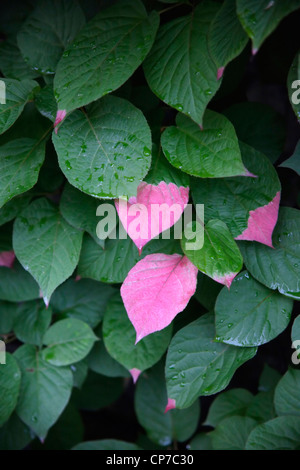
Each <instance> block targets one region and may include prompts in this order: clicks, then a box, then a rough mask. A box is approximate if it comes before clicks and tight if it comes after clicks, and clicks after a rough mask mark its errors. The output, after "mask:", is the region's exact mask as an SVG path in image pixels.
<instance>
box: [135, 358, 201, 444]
mask: <svg viewBox="0 0 300 470" xmlns="http://www.w3.org/2000/svg"><path fill="white" fill-rule="evenodd" d="M162 365H163V364H162V363H159V364H157V366H155V367H153V368H152V369H150V370H149V371H147V373H145V374H143V376H142V377H141V378H140V379H139V380H138V382H137V386H136V392H135V402H134V404H135V412H136V415H137V419H138V421H139V423H140V425H141V426H143V428H144V429H145V430H146V432H147V435H148V437H149V439H151V440H152V441H153V442H155V443H157V444H160V445H162V446H167V445H170V444H171V443H172V441H173V440H175V441H179V442H183V441H186V440H187V439H189V438H190V437H191V435H192V434H194V432H195V430H196V428H197V425H198V420H199V414H200V408H199V401H198V400H196V401H195V402H194V403H193V405H192V406H190V407H189V408H187V409H185V410H170V411H169V412H168V413H164V410H165V407H166V404H167V401H168V397H167V389H166V384H165V377H164V370H163V367H162Z"/></svg>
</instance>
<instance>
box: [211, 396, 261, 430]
mask: <svg viewBox="0 0 300 470" xmlns="http://www.w3.org/2000/svg"><path fill="white" fill-rule="evenodd" d="M252 400H253V395H252V393H250V392H249V391H248V390H246V389H244V388H233V389H232V390H228V391H225V392H223V393H220V395H218V396H217V398H215V400H214V401H213V403H212V404H211V405H210V408H209V411H208V415H207V418H206V420H205V425H207V426H213V427H216V426H217V425H218V424H219V423H220V422H221V421H222V420H223V419H225V418H228V417H229V416H245V414H246V410H247V407H248V405H249V404H250V403H251V401H252Z"/></svg>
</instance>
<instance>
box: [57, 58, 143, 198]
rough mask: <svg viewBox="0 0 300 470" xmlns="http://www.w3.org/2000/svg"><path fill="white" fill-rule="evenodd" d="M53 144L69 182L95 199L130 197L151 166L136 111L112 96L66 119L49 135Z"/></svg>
mask: <svg viewBox="0 0 300 470" xmlns="http://www.w3.org/2000/svg"><path fill="white" fill-rule="evenodd" d="M81 54H82V52H81ZM116 110H117V112H116ZM53 143H54V146H55V149H56V152H57V154H58V161H59V165H60V167H61V169H62V171H63V173H64V174H65V176H66V178H67V179H68V181H69V183H71V184H72V185H73V186H75V187H76V188H78V189H80V190H81V191H83V192H84V193H87V194H89V195H91V196H94V197H98V198H110V199H114V198H118V197H122V196H135V195H136V192H137V187H138V185H139V183H140V182H141V180H142V179H143V178H144V176H145V175H146V173H147V171H148V170H149V167H150V162H151V156H150V155H151V150H150V149H151V133H150V129H149V126H148V124H147V121H146V119H145V118H144V116H143V114H142V112H141V111H140V110H138V109H137V108H135V107H134V106H133V105H132V104H131V103H129V102H128V101H125V100H123V99H121V98H117V97H115V96H107V97H105V98H103V99H102V100H101V101H97V102H96V103H93V104H92V105H90V106H89V107H88V108H87V110H86V112H83V111H75V112H74V113H72V114H71V115H70V116H68V117H67V118H66V120H65V121H64V122H63V124H62V126H61V127H60V129H59V132H58V134H57V135H56V134H53ZM104 175H105V177H104Z"/></svg>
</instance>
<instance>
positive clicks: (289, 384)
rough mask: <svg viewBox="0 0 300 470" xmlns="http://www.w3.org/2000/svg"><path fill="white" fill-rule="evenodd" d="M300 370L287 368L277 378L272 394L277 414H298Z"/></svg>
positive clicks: (299, 407)
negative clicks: (279, 377) (280, 376)
mask: <svg viewBox="0 0 300 470" xmlns="http://www.w3.org/2000/svg"><path fill="white" fill-rule="evenodd" d="M299 388H300V370H297V369H289V370H288V371H287V372H286V373H285V374H284V376H283V377H282V378H281V379H280V380H279V382H278V384H277V386H276V389H275V395H274V405H275V409H276V413H277V415H278V416H281V415H292V416H300V396H299Z"/></svg>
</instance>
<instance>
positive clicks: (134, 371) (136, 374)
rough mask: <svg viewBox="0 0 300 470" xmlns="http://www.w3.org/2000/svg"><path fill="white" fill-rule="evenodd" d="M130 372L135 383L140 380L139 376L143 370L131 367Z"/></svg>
mask: <svg viewBox="0 0 300 470" xmlns="http://www.w3.org/2000/svg"><path fill="white" fill-rule="evenodd" d="M129 372H130V374H131V377H132V380H133V383H134V384H135V383H136V382H137V380H138V378H139V376H140V374H141V372H142V371H141V370H140V369H135V368H133V369H130V371H129Z"/></svg>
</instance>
